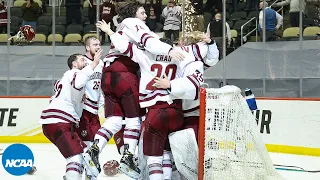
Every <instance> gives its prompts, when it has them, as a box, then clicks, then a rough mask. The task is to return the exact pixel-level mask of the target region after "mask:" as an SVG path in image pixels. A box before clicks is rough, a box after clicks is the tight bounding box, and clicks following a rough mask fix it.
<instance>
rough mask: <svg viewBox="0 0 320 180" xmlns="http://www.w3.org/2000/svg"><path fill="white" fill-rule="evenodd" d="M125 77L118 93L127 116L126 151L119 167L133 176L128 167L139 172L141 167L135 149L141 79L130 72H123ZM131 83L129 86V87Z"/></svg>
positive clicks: (138, 134)
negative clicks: (137, 161)
mask: <svg viewBox="0 0 320 180" xmlns="http://www.w3.org/2000/svg"><path fill="white" fill-rule="evenodd" d="M121 77H122V78H123V79H124V81H122V82H121V83H119V86H120V87H122V90H119V91H117V92H115V93H117V95H118V97H119V99H120V102H121V107H122V111H123V114H124V116H125V124H126V125H125V129H124V133H123V141H124V152H123V157H122V158H121V161H120V166H119V169H120V170H121V171H122V172H123V173H125V174H127V175H129V176H132V175H131V173H129V172H128V170H127V169H128V168H129V169H131V170H134V171H136V173H137V174H138V173H139V171H140V170H139V168H138V166H137V165H136V164H137V163H136V162H135V161H136V159H137V158H136V157H135V151H136V147H137V143H138V139H139V136H140V106H139V81H138V77H137V76H136V75H135V74H133V73H130V72H123V73H121ZM128 85H129V87H127V86H128Z"/></svg>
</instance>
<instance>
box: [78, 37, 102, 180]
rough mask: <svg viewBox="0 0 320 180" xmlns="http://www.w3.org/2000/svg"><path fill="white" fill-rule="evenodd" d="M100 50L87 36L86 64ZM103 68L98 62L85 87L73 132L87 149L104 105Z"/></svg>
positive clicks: (96, 130) (91, 38)
mask: <svg viewBox="0 0 320 180" xmlns="http://www.w3.org/2000/svg"><path fill="white" fill-rule="evenodd" d="M100 49H101V46H100V40H99V39H97V38H96V37H95V36H89V37H87V38H86V39H85V50H86V54H85V55H84V57H85V61H86V63H87V64H89V65H90V64H91V63H92V62H93V61H94V60H93V59H94V56H95V54H96V53H97V52H98V51H99V50H100ZM103 66H104V63H103V61H102V60H100V62H99V64H98V65H97V67H96V68H95V69H94V73H93V74H92V75H91V76H90V79H89V80H88V82H87V84H86V86H85V95H86V96H85V100H84V110H83V112H82V116H81V118H80V122H79V126H78V127H77V128H76V129H75V132H76V133H77V134H78V135H79V137H80V139H81V140H83V141H84V143H86V145H87V148H89V147H90V146H91V145H92V142H93V140H94V136H95V134H96V133H97V132H98V130H99V129H100V127H101V126H100V120H99V115H98V110H99V107H101V106H102V105H103V104H104V99H103V95H102V93H101V73H102V68H103ZM87 148H86V149H87ZM86 149H85V151H86ZM85 173H86V174H85V175H86V178H87V179H90V180H93V179H94V178H95V177H94V176H92V175H91V174H90V171H87V170H86V171H85Z"/></svg>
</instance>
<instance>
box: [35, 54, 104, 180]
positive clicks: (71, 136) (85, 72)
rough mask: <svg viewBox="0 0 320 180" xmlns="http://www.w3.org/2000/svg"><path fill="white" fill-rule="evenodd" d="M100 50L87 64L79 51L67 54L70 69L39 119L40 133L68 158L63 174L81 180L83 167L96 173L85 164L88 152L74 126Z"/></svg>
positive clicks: (97, 61) (81, 108) (77, 120)
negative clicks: (86, 152)
mask: <svg viewBox="0 0 320 180" xmlns="http://www.w3.org/2000/svg"><path fill="white" fill-rule="evenodd" d="M101 53H102V49H100V50H98V51H97V52H96V53H95V55H94V58H93V59H94V60H93V61H92V63H91V64H90V65H88V66H86V65H87V63H86V61H85V57H84V56H82V55H81V54H73V55H71V56H70V57H69V58H68V61H67V62H68V66H69V68H70V70H68V71H67V72H65V73H64V75H63V77H62V78H61V79H60V81H59V82H58V84H57V87H58V90H57V92H56V93H55V94H54V96H53V97H52V98H51V102H50V104H49V105H48V106H47V107H46V108H45V109H44V110H43V111H42V113H41V117H40V120H39V123H40V124H42V129H43V134H44V135H45V136H46V137H47V138H48V139H49V140H50V141H51V142H52V143H53V144H54V145H55V146H57V148H58V149H59V150H60V152H61V154H62V155H63V157H65V158H66V160H67V166H66V174H65V176H64V179H67V180H69V179H79V180H80V179H81V175H82V172H83V169H84V167H86V168H87V169H88V170H90V171H91V174H93V175H94V176H97V175H98V174H99V172H97V171H95V170H96V169H95V168H94V167H91V165H90V164H85V162H84V157H86V158H89V159H90V156H85V153H84V152H83V150H84V147H86V145H85V143H84V142H83V141H82V140H81V138H80V137H79V136H78V134H77V133H75V128H76V127H77V126H78V125H79V120H80V117H81V115H82V111H83V106H84V104H83V102H84V100H85V86H86V84H87V82H88V81H89V80H90V77H91V76H92V75H93V74H94V69H95V68H96V67H97V65H98V64H99V62H100V58H101ZM88 161H90V160H88Z"/></svg>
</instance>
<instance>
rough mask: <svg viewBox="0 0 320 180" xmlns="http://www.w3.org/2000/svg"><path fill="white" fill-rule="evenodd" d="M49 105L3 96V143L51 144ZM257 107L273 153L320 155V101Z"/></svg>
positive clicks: (269, 102)
mask: <svg viewBox="0 0 320 180" xmlns="http://www.w3.org/2000/svg"><path fill="white" fill-rule="evenodd" d="M48 103H49V97H16V96H15V97H10V98H8V97H2V98H1V107H0V142H6V143H11V142H22V143H44V142H49V141H48V139H47V138H46V137H44V135H43V134H42V128H41V125H40V124H39V123H38V120H39V118H40V114H41V111H42V110H43V109H44V108H45V107H46V105H47V104H48ZM257 104H258V108H259V110H257V111H256V112H255V114H254V116H255V117H256V122H257V125H258V128H259V130H260V133H261V134H262V137H263V140H264V142H265V143H266V144H267V145H266V146H267V148H268V150H269V151H270V152H282V153H289V154H301V155H312V156H320V139H319V138H318V136H319V135H318V134H319V129H320V111H319V110H318V109H319V107H320V99H301V98H299V99H298V98H290V99H288V98H259V99H258V100H257ZM99 115H100V117H104V116H103V109H100V110H99ZM104 120H105V119H104V118H101V122H104ZM110 143H114V141H113V140H111V141H110Z"/></svg>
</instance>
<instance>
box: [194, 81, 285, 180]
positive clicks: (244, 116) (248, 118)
mask: <svg viewBox="0 0 320 180" xmlns="http://www.w3.org/2000/svg"><path fill="white" fill-rule="evenodd" d="M199 109H200V117H199V131H198V134H199V135H198V146H199V153H198V180H283V177H281V175H280V174H279V173H278V172H277V171H276V169H275V167H274V166H273V163H272V160H271V158H270V156H269V153H268V151H267V149H266V146H265V144H264V143H263V140H262V137H261V134H260V132H259V130H258V126H257V125H256V121H255V117H254V116H253V114H252V112H251V110H250V109H249V107H248V104H247V102H246V100H245V98H244V97H243V96H242V95H241V89H240V88H239V87H236V86H232V85H227V86H223V87H221V88H203V87H202V88H201V89H200V107H199Z"/></svg>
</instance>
